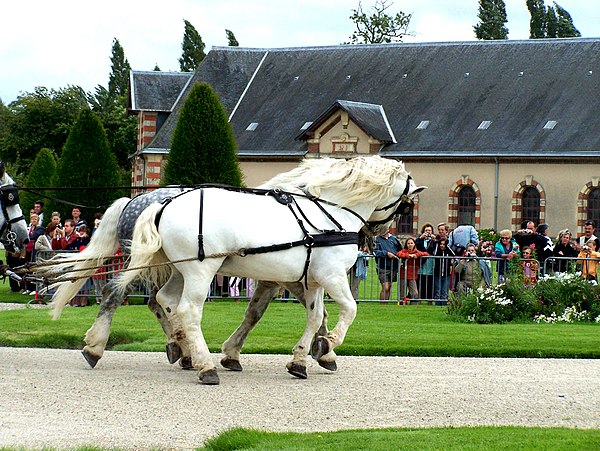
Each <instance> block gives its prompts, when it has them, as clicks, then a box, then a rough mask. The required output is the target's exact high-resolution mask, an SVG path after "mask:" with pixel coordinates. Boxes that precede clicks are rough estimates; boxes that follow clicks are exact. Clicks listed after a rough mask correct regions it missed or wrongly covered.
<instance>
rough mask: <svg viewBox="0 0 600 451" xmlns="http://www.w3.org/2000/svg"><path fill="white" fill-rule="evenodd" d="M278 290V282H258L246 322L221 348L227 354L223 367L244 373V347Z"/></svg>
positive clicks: (246, 314) (247, 311)
mask: <svg viewBox="0 0 600 451" xmlns="http://www.w3.org/2000/svg"><path fill="white" fill-rule="evenodd" d="M278 290H279V285H278V284H277V282H266V281H264V280H261V281H259V282H258V284H257V286H256V289H255V290H254V294H253V295H252V299H251V300H250V302H249V303H248V307H247V308H246V312H245V313H244V320H243V321H242V323H241V324H240V325H239V326H238V328H237V329H236V330H235V331H234V332H233V333H232V334H231V336H230V337H229V338H228V339H227V340H226V341H225V343H223V346H222V347H221V350H222V351H223V354H225V356H224V357H223V358H222V359H221V365H223V366H224V367H225V368H227V369H230V370H232V371H242V365H241V364H240V351H241V349H242V346H244V342H245V341H246V338H247V337H248V334H249V333H250V332H251V331H252V329H254V327H255V326H256V325H257V324H258V322H259V321H260V319H261V318H262V316H263V314H264V313H265V311H266V310H267V307H268V306H269V303H270V302H271V299H273V297H275V294H277V291H278ZM302 295H303V296H304V292H302Z"/></svg>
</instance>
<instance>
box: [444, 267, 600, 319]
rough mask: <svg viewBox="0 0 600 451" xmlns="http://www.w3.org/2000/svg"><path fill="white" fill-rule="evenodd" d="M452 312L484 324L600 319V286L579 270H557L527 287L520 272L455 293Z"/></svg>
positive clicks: (462, 317) (459, 316)
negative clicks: (562, 271)
mask: <svg viewBox="0 0 600 451" xmlns="http://www.w3.org/2000/svg"><path fill="white" fill-rule="evenodd" d="M448 314H450V315H452V316H453V317H455V318H457V319H459V320H461V321H467V322H475V323H481V324H489V323H504V322H508V321H514V320H534V321H537V322H561V321H565V322H574V321H594V322H596V323H599V322H600V287H599V286H598V284H597V283H596V282H595V281H592V282H590V281H587V280H585V279H584V278H582V277H581V274H579V273H560V274H559V273H557V274H555V275H547V276H544V277H542V278H541V279H540V280H539V281H538V283H537V284H536V285H535V286H532V287H525V285H524V284H523V279H522V276H521V275H520V274H519V272H518V271H516V270H513V271H511V273H510V275H509V277H507V279H506V282H505V283H501V284H498V285H494V286H492V287H489V288H486V289H479V290H477V291H474V292H470V293H467V294H463V295H456V294H454V293H452V294H451V296H450V298H449V300H448Z"/></svg>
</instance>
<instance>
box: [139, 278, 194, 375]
mask: <svg viewBox="0 0 600 451" xmlns="http://www.w3.org/2000/svg"><path fill="white" fill-rule="evenodd" d="M182 291H183V277H182V276H181V273H180V272H179V271H177V270H176V269H173V271H172V272H171V276H170V277H169V280H168V281H167V283H165V284H164V285H163V286H162V288H160V289H159V290H158V291H157V292H156V300H155V303H153V304H152V305H151V303H150V301H148V307H149V308H150V309H151V310H152V311H155V310H156V312H155V314H156V315H157V318H158V321H159V322H160V324H161V326H162V328H163V331H164V332H165V335H166V336H167V346H166V351H167V358H168V360H169V363H175V362H177V361H178V360H179V363H180V365H181V366H182V368H184V369H189V368H191V361H190V353H189V347H188V344H187V341H186V340H185V334H184V332H183V328H182V326H181V322H180V321H179V318H178V317H177V313H176V312H177V305H178V303H179V299H180V298H181V292H182ZM154 304H156V305H154ZM159 315H160V316H159ZM180 359H181V360H180Z"/></svg>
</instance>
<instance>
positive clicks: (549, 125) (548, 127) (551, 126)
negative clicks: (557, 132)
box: [544, 121, 558, 130]
mask: <svg viewBox="0 0 600 451" xmlns="http://www.w3.org/2000/svg"><path fill="white" fill-rule="evenodd" d="M556 124H558V121H548V122H546V124H545V125H544V129H546V130H554V127H556Z"/></svg>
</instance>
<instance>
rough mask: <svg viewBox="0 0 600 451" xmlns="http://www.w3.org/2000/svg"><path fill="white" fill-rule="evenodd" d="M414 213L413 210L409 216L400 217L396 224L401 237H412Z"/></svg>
mask: <svg viewBox="0 0 600 451" xmlns="http://www.w3.org/2000/svg"><path fill="white" fill-rule="evenodd" d="M413 219H414V218H413V211H412V210H411V212H410V214H409V215H400V216H398V221H397V222H396V233H397V234H399V235H403V234H406V235H412V233H413Z"/></svg>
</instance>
